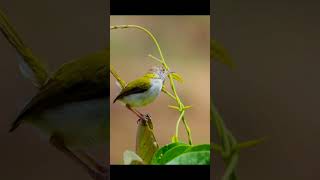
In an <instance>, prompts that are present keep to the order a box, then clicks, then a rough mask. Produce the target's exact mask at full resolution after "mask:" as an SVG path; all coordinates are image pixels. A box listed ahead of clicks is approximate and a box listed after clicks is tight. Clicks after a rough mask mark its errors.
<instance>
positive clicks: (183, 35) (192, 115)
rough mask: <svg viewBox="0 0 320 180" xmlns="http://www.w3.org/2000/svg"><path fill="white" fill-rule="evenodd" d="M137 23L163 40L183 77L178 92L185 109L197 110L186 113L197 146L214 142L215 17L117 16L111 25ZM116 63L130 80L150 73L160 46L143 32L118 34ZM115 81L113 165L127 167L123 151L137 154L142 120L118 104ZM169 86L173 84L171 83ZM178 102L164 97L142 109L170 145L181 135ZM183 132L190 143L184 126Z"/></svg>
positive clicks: (160, 140)
mask: <svg viewBox="0 0 320 180" xmlns="http://www.w3.org/2000/svg"><path fill="white" fill-rule="evenodd" d="M120 24H136V25H140V26H143V27H145V28H147V29H149V30H150V31H151V32H152V33H153V34H154V35H155V37H156V38H157V40H158V41H159V43H160V46H161V48H162V51H163V54H164V58H165V60H166V62H167V64H168V65H169V67H170V68H171V70H173V71H176V72H177V73H179V74H180V75H182V76H183V78H184V80H185V82H184V83H183V84H180V83H179V82H176V85H177V91H178V94H179V95H180V97H181V99H182V102H183V103H184V104H185V105H192V106H193V107H192V108H191V109H189V110H187V112H186V119H187V121H188V122H189V126H190V128H191V131H192V137H193V141H194V143H195V144H199V143H209V142H210V127H209V126H210V121H209V118H210V114H209V110H210V60H209V59H210V49H209V48H210V17H209V16H111V20H110V25H120ZM110 33H111V41H110V48H111V53H110V54H111V57H110V58H111V59H110V60H111V65H113V66H114V67H115V69H116V70H117V72H118V73H119V75H120V76H121V77H122V78H123V79H124V80H125V81H127V82H129V81H132V80H134V79H136V78H138V77H139V76H141V75H143V74H144V73H146V71H147V70H148V69H149V68H150V67H152V66H154V65H159V64H158V62H157V61H155V60H153V59H151V58H149V57H148V54H152V55H153V56H156V57H159V55H158V52H157V50H156V47H155V45H154V43H153V42H152V41H151V40H150V39H149V37H148V36H147V35H146V34H145V33H144V32H142V31H140V30H137V29H125V30H112V31H111V32H110ZM115 81H116V80H115V78H114V77H111V81H110V103H111V106H110V107H111V109H110V112H111V122H110V127H111V129H110V136H111V139H110V150H111V155H110V161H111V164H123V152H124V151H125V150H132V151H134V150H135V135H136V128H137V124H136V121H137V117H136V116H135V115H134V114H133V113H132V112H130V111H129V110H127V109H126V108H125V107H124V106H123V105H122V104H121V103H119V102H117V103H115V104H112V101H113V99H114V98H115V97H116V95H117V94H118V93H119V89H118V87H117V86H116V84H115ZM166 84H167V87H169V83H168V80H167V82H166ZM174 103H175V102H174V101H173V100H171V99H170V98H169V97H168V96H167V95H165V94H163V93H162V94H161V95H160V96H159V98H158V99H156V100H155V102H153V103H152V104H150V105H148V106H146V107H142V108H139V110H140V112H143V113H149V114H150V115H151V117H152V119H153V124H154V129H155V136H156V138H157V140H158V143H159V144H160V146H163V145H165V144H168V143H170V140H171V137H172V136H173V135H174V133H175V124H176V121H177V120H178V116H179V113H178V112H177V111H176V110H173V109H170V108H168V107H167V106H168V105H174ZM179 134H180V136H181V137H182V140H183V141H184V142H187V138H186V133H185V130H184V127H183V124H182V123H181V128H180V130H179Z"/></svg>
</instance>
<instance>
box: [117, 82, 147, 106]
mask: <svg viewBox="0 0 320 180" xmlns="http://www.w3.org/2000/svg"><path fill="white" fill-rule="evenodd" d="M150 87H151V83H150V79H148V78H144V77H142V78H140V79H137V80H134V81H132V82H130V83H129V84H128V85H127V86H126V87H125V88H123V89H122V91H121V92H120V94H119V95H118V96H117V97H116V98H115V99H114V100H113V103H115V102H116V101H117V100H118V99H121V98H123V97H124V96H128V95H131V94H138V93H143V92H145V91H147V90H148V89H149V88H150Z"/></svg>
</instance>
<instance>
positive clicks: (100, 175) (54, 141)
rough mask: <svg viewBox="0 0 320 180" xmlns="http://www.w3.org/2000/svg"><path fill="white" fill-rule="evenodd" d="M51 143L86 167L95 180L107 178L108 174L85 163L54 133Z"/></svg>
mask: <svg viewBox="0 0 320 180" xmlns="http://www.w3.org/2000/svg"><path fill="white" fill-rule="evenodd" d="M50 143H51V144H52V145H53V146H54V147H56V148H57V149H58V150H59V151H61V152H63V153H64V154H65V155H67V156H68V157H70V158H71V159H72V160H74V161H75V162H76V163H78V164H79V165H81V167H82V168H84V169H85V170H86V171H87V172H88V173H89V175H90V176H91V177H92V178H93V179H94V180H105V179H106V177H107V175H106V174H103V173H99V172H96V171H94V170H93V169H91V168H90V167H89V166H88V165H87V164H86V163H84V162H83V161H82V160H81V159H80V158H78V157H77V156H76V155H75V154H74V153H73V152H72V151H71V150H69V149H68V148H67V147H66V146H65V144H64V142H63V140H62V139H61V138H60V137H59V136H56V135H53V136H51V137H50Z"/></svg>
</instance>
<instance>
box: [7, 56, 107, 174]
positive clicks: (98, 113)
mask: <svg viewBox="0 0 320 180" xmlns="http://www.w3.org/2000/svg"><path fill="white" fill-rule="evenodd" d="M107 56H108V55H107V53H106V52H99V53H95V54H91V55H89V56H86V57H84V58H80V59H77V60H75V61H72V62H69V63H66V64H64V65H62V66H61V68H60V69H59V70H58V71H57V72H56V73H55V74H53V76H52V77H51V78H50V79H49V80H48V81H47V83H45V84H44V86H43V87H41V88H40V91H39V92H38V93H37V94H36V95H35V96H34V97H33V98H32V99H31V101H30V102H29V103H28V104H27V105H26V106H25V107H24V109H23V110H22V111H21V112H20V114H19V115H18V117H17V118H16V120H15V121H14V122H13V124H12V126H11V129H10V132H13V131H14V130H16V129H17V128H18V127H19V126H20V125H21V124H22V123H27V124H31V125H32V126H34V127H36V128H38V129H39V130H41V132H42V133H43V134H44V135H45V136H47V137H48V139H49V141H50V143H51V144H52V145H53V146H55V147H56V148H57V149H59V150H60V151H62V152H63V153H65V154H66V155H67V156H69V157H70V158H72V159H73V160H75V161H76V162H78V163H80V165H81V166H83V167H84V168H85V170H87V171H88V173H89V174H90V175H92V176H97V175H99V176H106V173H107V172H106V171H107V170H106V166H103V165H100V164H98V163H94V159H92V158H90V156H89V155H88V154H86V153H85V152H84V151H82V150H83V149H85V148H87V147H92V146H94V145H98V144H106V143H107V142H108V132H109V130H108V129H109V128H108V125H107V124H108V119H109V117H108V116H109V114H108V103H107V102H108V101H109V93H108V91H109V87H108V82H109V80H108V72H109V71H108V57H107ZM75 152H78V153H80V154H79V155H81V157H82V158H85V159H86V160H87V161H88V162H90V163H93V166H95V167H94V168H95V169H96V170H93V169H92V168H91V167H90V166H89V165H88V164H86V163H85V162H83V161H82V160H81V159H80V158H79V157H78V156H76V154H75Z"/></svg>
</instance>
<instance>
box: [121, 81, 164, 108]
mask: <svg viewBox="0 0 320 180" xmlns="http://www.w3.org/2000/svg"><path fill="white" fill-rule="evenodd" d="M161 89H162V80H161V79H152V80H151V87H150V88H149V89H148V90H147V91H145V92H142V93H137V94H131V95H128V96H125V97H124V98H123V99H122V101H123V102H124V103H125V104H128V105H130V106H131V107H141V106H146V105H148V104H150V103H152V102H153V101H154V100H155V99H156V98H157V97H158V96H159V94H160V92H161Z"/></svg>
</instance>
